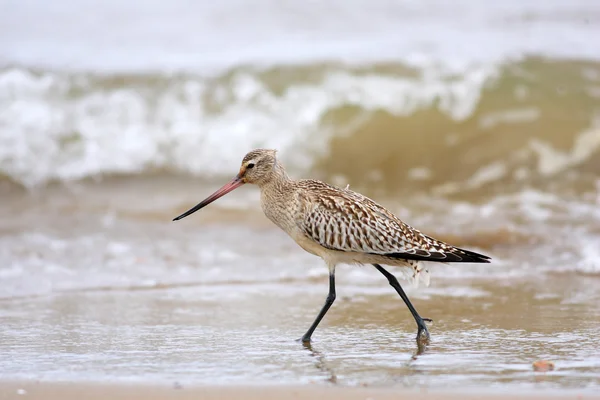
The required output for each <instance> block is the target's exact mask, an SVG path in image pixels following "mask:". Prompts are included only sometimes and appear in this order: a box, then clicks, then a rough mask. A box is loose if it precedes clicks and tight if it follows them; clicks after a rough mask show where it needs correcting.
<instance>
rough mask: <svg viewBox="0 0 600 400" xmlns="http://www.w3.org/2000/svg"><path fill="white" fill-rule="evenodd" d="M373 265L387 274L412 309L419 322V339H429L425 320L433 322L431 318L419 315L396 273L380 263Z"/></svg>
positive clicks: (389, 280)
mask: <svg viewBox="0 0 600 400" xmlns="http://www.w3.org/2000/svg"><path fill="white" fill-rule="evenodd" d="M373 266H374V267H375V268H377V270H378V271H379V272H381V273H382V274H383V276H385V277H386V278H387V280H388V282H389V283H390V285H391V286H392V287H393V288H394V289H396V292H398V294H399V295H400V297H402V300H404V303H405V304H406V306H407V307H408V309H409V310H410V313H411V314H412V316H413V317H414V318H415V321H416V322H417V341H421V340H424V341H428V340H429V331H428V330H427V325H425V321H428V322H431V320H430V319H429V318H421V316H420V315H419V313H418V312H417V310H415V308H414V307H413V305H412V303H411V302H410V300H409V299H408V296H407V295H406V293H404V290H403V289H402V286H400V283H398V279H396V277H395V276H394V275H392V274H390V273H389V272H388V271H387V270H386V269H385V268H383V267H382V266H381V265H379V264H373Z"/></svg>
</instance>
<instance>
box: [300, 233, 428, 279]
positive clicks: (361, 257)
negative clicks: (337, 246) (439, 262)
mask: <svg viewBox="0 0 600 400" xmlns="http://www.w3.org/2000/svg"><path fill="white" fill-rule="evenodd" d="M294 239H295V240H296V243H298V244H299V245H300V247H302V248H303V249H304V250H306V251H307V252H309V253H311V254H314V255H316V256H319V257H321V258H322V259H323V261H325V263H326V264H327V266H328V267H329V270H330V271H332V272H333V271H334V270H335V267H336V265H338V264H383V265H389V266H394V267H399V268H394V269H393V270H391V271H390V272H391V273H393V274H394V275H395V276H396V278H398V279H403V280H407V281H408V282H409V283H410V284H411V285H412V286H413V287H419V285H420V284H423V285H425V286H429V282H430V276H429V268H428V267H427V264H428V263H427V262H424V261H415V260H398V259H391V258H387V257H382V256H378V255H375V254H365V253H356V252H345V251H336V250H329V249H326V248H324V247H322V246H321V245H319V244H317V243H315V242H314V241H312V240H310V239H308V238H306V237H303V236H300V237H298V238H294Z"/></svg>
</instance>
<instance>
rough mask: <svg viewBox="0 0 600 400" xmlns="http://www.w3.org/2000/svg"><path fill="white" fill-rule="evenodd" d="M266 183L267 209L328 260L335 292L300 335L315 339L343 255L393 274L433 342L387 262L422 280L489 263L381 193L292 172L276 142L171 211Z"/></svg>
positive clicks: (423, 333) (423, 339)
mask: <svg viewBox="0 0 600 400" xmlns="http://www.w3.org/2000/svg"><path fill="white" fill-rule="evenodd" d="M246 183H250V184H255V185H258V187H259V188H260V199H261V206H262V209H263V212H264V213H265V215H266V216H267V218H269V219H270V220H271V221H272V222H273V223H274V224H275V225H277V226H278V227H279V228H281V229H282V230H283V231H284V232H285V233H287V234H288V235H289V236H291V238H292V239H294V241H296V243H297V244H298V245H300V247H302V248H303V249H304V250H306V251H307V252H309V253H311V254H314V255H316V256H319V257H321V258H322V259H323V261H325V264H327V267H328V268H329V293H328V295H327V298H326V300H325V304H324V305H323V307H322V309H321V311H320V312H319V314H318V315H317V317H316V318H315V320H314V322H313V323H312V325H311V326H310V328H309V329H308V331H306V333H305V334H304V336H302V339H301V340H302V342H303V343H309V342H310V340H311V337H312V334H313V332H314V331H315V329H316V328H317V326H318V325H319V323H320V322H321V320H322V319H323V317H324V316H325V314H326V313H327V311H328V310H329V308H330V307H331V305H332V304H333V302H334V301H335V297H336V292H335V267H336V265H338V264H340V263H347V264H372V265H373V266H374V267H375V268H376V269H377V270H378V271H379V272H381V273H382V274H383V275H384V276H385V277H386V278H387V280H388V282H389V284H390V285H391V286H392V287H393V288H394V289H395V290H396V292H397V293H398V295H400V297H401V298H402V300H404V303H405V304H406V306H407V307H408V309H409V310H410V312H411V314H412V316H413V317H414V319H415V321H416V323H417V342H418V343H421V344H422V343H427V342H428V341H429V331H428V330H427V325H426V324H425V321H427V322H431V320H430V319H429V318H422V317H421V316H420V315H419V313H418V312H417V310H416V309H415V307H413V305H412V303H411V302H410V300H409V299H408V296H407V295H406V293H405V292H404V290H403V289H402V286H400V283H399V282H398V280H397V279H396V277H395V276H394V275H393V274H391V273H390V272H388V271H387V270H386V269H385V268H383V267H382V266H381V264H385V265H390V266H397V267H402V268H403V269H404V272H405V275H406V276H407V277H408V278H409V279H413V280H414V281H416V282H417V283H418V280H419V278H420V277H421V275H423V276H422V277H423V278H427V277H428V274H429V271H428V270H427V269H426V267H425V265H426V263H427V262H444V263H449V262H465V263H466V262H468V263H489V262H490V260H491V258H490V257H488V256H485V255H482V254H478V253H475V252H472V251H469V250H464V249H460V248H458V247H454V246H451V245H449V244H447V243H444V242H442V241H441V240H437V239H434V238H432V237H430V236H427V235H425V234H423V233H421V232H420V231H418V230H417V229H414V228H413V227H411V226H409V225H407V224H406V223H404V222H402V221H401V220H400V219H399V218H398V217H396V216H395V215H394V214H393V213H391V212H390V211H388V210H387V209H385V208H384V207H383V206H381V205H379V204H378V203H376V202H375V201H373V200H371V199H369V198H368V197H365V196H363V195H362V194H360V193H357V192H354V191H352V190H350V189H349V187H346V188H345V189H341V188H337V187H334V186H332V185H329V184H327V183H324V182H321V181H317V180H312V179H301V180H293V179H291V178H290V177H289V176H288V174H287V173H286V171H285V169H284V168H283V165H282V164H281V162H280V161H279V159H278V158H277V151H276V150H269V149H256V150H252V151H250V152H249V153H248V154H246V156H244V158H243V160H242V165H241V167H240V170H239V173H238V174H237V175H236V176H235V178H233V180H232V181H231V182H229V183H227V184H226V185H225V186H223V187H222V188H221V189H219V190H217V191H216V192H215V193H213V194H212V195H210V196H208V197H207V198H206V199H205V200H203V201H201V202H200V203H198V204H197V205H196V206H194V207H193V208H191V209H190V210H188V211H186V212H185V213H183V214H181V215H180V216H178V217H176V218H174V219H173V221H177V220H180V219H182V218H185V217H187V216H188V215H190V214H192V213H194V212H196V211H198V210H200V209H201V208H203V207H205V206H207V205H208V204H210V203H212V202H213V201H215V200H217V199H218V198H219V197H222V196H224V195H225V194H227V193H229V192H231V191H232V190H234V189H236V188H238V187H240V186H242V185H244V184H246Z"/></svg>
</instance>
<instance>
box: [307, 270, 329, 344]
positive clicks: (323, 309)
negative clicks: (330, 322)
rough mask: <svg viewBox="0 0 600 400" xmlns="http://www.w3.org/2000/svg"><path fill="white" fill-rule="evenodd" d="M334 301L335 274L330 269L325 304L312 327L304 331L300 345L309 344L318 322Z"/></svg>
mask: <svg viewBox="0 0 600 400" xmlns="http://www.w3.org/2000/svg"><path fill="white" fill-rule="evenodd" d="M334 301H335V272H334V270H331V269H330V271H329V294H328V295H327V298H326V299H325V304H324V305H323V308H321V311H320V312H319V315H317V318H315V322H313V323H312V325H311V326H310V328H308V330H307V331H306V333H305V334H304V336H302V343H309V342H310V337H311V336H312V334H313V332H314V331H315V329H317V326H318V325H319V322H321V320H322V319H323V317H324V316H325V314H327V310H329V307H331V305H332V304H333V302H334Z"/></svg>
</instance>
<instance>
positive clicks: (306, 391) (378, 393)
mask: <svg viewBox="0 0 600 400" xmlns="http://www.w3.org/2000/svg"><path fill="white" fill-rule="evenodd" d="M17 398H18V399H44V400H57V399H61V400H75V399H83V398H85V399H89V400H94V399H115V400H118V399H128V400H135V399H147V400H155V399H156V400H158V399H173V400H176V399H199V398H200V399H205V400H211V399H223V400H228V399H246V400H263V399H264V400H271V399H273V400H275V399H296V400H303V399H307V400H308V399H310V400H315V399H323V400H325V399H327V400H342V399H343V400H368V399H372V400H388V399H403V398H410V399H415V400H461V399H464V400H468V399H488V400H508V399H529V400H538V399H539V400H542V399H544V400H546V399H556V400H561V399H576V400H593V399H600V396H598V395H581V394H565V393H562V394H561V393H546V394H535V393H527V394H523V393H510V392H507V393H503V394H498V393H495V394H492V393H490V392H443V391H435V390H434V391H424V390H421V391H419V390H398V389H390V388H364V387H363V388H340V387H319V386H302V387H300V386H275V385H269V386H233V387H232V386H229V387H220V386H202V387H198V386H196V387H184V386H181V385H173V386H171V387H167V386H157V385H131V384H122V385H98V384H69V383H39V382H38V383H23V382H4V383H0V399H7V400H8V399H17Z"/></svg>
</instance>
